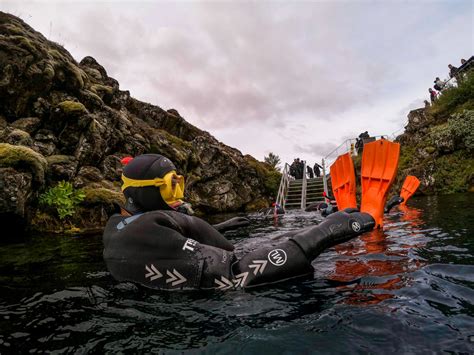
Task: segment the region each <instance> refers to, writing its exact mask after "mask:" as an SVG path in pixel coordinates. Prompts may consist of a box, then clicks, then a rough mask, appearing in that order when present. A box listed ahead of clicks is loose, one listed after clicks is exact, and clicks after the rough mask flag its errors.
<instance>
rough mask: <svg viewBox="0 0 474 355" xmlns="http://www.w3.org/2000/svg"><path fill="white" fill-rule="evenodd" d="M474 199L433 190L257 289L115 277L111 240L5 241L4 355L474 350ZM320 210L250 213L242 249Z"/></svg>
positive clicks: (0, 320)
mask: <svg viewBox="0 0 474 355" xmlns="http://www.w3.org/2000/svg"><path fill="white" fill-rule="evenodd" d="M472 206H474V194H470V195H453V196H441V197H424V198H415V199H412V200H410V202H409V207H407V208H404V209H402V208H400V209H396V210H394V211H392V213H391V214H390V215H388V216H387V217H386V220H385V223H386V225H385V229H384V231H383V232H381V231H374V232H371V233H367V234H365V235H363V236H361V237H359V238H357V239H355V240H353V241H351V242H348V243H345V244H343V245H340V246H338V247H336V248H333V249H330V250H328V251H327V252H325V253H324V254H322V255H321V256H319V257H318V258H317V259H316V260H315V261H314V262H313V265H314V267H315V269H316V271H315V274H314V278H311V279H304V280H301V279H300V280H292V281H288V282H285V283H282V284H278V285H275V286H272V287H268V286H267V287H264V288H260V289H255V290H252V291H242V290H241V291H230V292H226V293H222V292H217V291H216V292H215V291H207V292H197V291H193V292H163V291H154V290H148V289H144V288H142V287H137V286H135V285H133V284H131V283H118V282H116V281H115V280H114V279H113V278H112V277H111V276H110V274H109V273H108V272H107V269H106V267H105V264H104V262H103V260H102V240H101V236H92V237H91V236H87V237H70V236H32V237H30V238H28V239H26V240H22V241H18V242H17V243H8V244H3V245H0V294H1V298H0V353H2V354H4V353H5V354H6V353H36V352H39V353H43V352H48V353H71V354H83V353H92V352H94V353H96V352H98V353H104V352H105V353H113V354H115V353H119V352H133V353H137V352H138V353H149V352H182V351H185V350H192V351H195V352H207V353H230V352H241V353H259V354H261V353H308V352H320V353H334V352H344V353H365V352H374V353H375V352H377V353H382V352H383V353H392V352H412V353H425V352H436V353H441V352H456V353H473V352H474V208H473V207H472ZM320 219H321V218H320V217H319V215H318V214H316V213H303V214H296V213H289V214H287V215H285V216H284V217H283V218H280V219H279V220H278V221H275V220H273V219H272V218H261V217H259V216H252V217H251V225H250V226H249V227H246V228H242V229H241V230H239V231H232V232H228V233H227V234H226V236H227V237H228V238H229V239H231V240H232V241H233V242H234V243H235V244H236V246H237V250H236V252H237V254H238V255H242V254H243V253H245V252H247V251H249V250H252V249H254V248H256V247H258V246H259V245H260V244H262V243H265V242H267V241H268V240H269V238H273V237H275V236H277V235H279V234H282V233H284V232H286V231H289V230H294V229H298V228H301V227H303V226H308V225H313V224H316V223H318V221H319V220H320Z"/></svg>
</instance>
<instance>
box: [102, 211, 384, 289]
mask: <svg viewBox="0 0 474 355" xmlns="http://www.w3.org/2000/svg"><path fill="white" fill-rule="evenodd" d="M374 224H375V222H374V220H373V218H372V217H371V216H370V215H368V214H366V213H360V212H357V211H356V210H351V211H341V212H338V213H335V214H332V215H331V216H329V217H328V218H326V219H325V220H324V221H323V222H321V223H320V224H319V225H317V226H314V227H309V228H305V229H302V230H299V231H295V232H290V233H288V234H286V235H285V236H283V237H282V238H279V239H280V240H279V241H273V243H268V244H267V245H263V246H262V247H260V248H258V249H256V250H254V251H252V252H250V253H248V254H246V255H244V256H243V257H242V258H241V259H240V260H238V259H237V257H236V256H235V255H234V253H233V252H232V251H233V249H234V247H233V245H232V244H231V243H230V242H229V241H228V240H227V239H226V238H225V237H224V236H222V234H220V233H219V232H218V231H217V230H216V229H215V228H214V227H213V226H211V225H210V224H208V223H207V222H205V221H204V220H202V219H200V218H197V217H192V216H188V215H185V214H182V213H179V212H175V211H151V212H146V213H143V214H139V215H134V216H131V217H124V216H122V215H119V214H116V215H113V216H112V217H110V219H109V221H108V223H107V226H106V228H105V231H104V236H103V239H104V259H105V262H106V264H107V267H108V269H109V271H110V272H111V274H112V275H113V276H114V277H115V278H116V279H117V280H119V281H132V282H136V283H139V284H142V285H144V286H146V287H150V288H157V289H212V288H217V289H231V288H241V287H245V288H247V287H253V286H259V285H264V284H269V283H274V282H278V281H282V280H286V279H290V278H294V277H298V276H303V275H307V274H311V273H313V271H314V269H313V267H312V266H311V261H312V260H313V259H314V258H316V257H317V256H318V255H319V254H320V253H321V252H323V251H324V250H325V249H327V248H329V247H331V246H334V245H337V244H339V243H342V242H345V241H347V240H349V239H351V238H353V237H355V236H357V235H360V234H362V233H363V232H366V231H369V230H371V229H372V228H373V227H374ZM282 239H284V240H282Z"/></svg>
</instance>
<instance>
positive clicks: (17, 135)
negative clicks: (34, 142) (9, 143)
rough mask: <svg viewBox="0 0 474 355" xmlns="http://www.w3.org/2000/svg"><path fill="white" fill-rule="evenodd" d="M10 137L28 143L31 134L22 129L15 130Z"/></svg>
mask: <svg viewBox="0 0 474 355" xmlns="http://www.w3.org/2000/svg"><path fill="white" fill-rule="evenodd" d="M8 136H9V137H15V138H17V139H18V140H20V141H26V140H28V139H30V138H31V137H30V134H29V133H28V132H25V131H23V130H21V129H14V130H13V131H12V132H11V133H10V134H9V135H8Z"/></svg>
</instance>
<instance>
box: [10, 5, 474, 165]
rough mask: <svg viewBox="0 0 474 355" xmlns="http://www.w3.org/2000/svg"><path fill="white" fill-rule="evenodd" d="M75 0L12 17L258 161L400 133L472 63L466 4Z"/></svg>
mask: <svg viewBox="0 0 474 355" xmlns="http://www.w3.org/2000/svg"><path fill="white" fill-rule="evenodd" d="M73 4H74V6H73V10H71V2H69V3H66V4H63V3H59V2H47V1H43V2H28V1H15V2H10V1H7V2H5V1H4V2H2V8H3V9H4V10H6V11H9V12H12V13H14V14H15V13H16V14H22V16H23V18H24V19H25V21H26V22H28V23H29V24H30V25H32V26H33V27H34V28H35V29H37V30H39V31H41V32H42V33H43V34H44V35H46V36H49V37H51V39H52V40H54V41H57V42H59V43H62V44H64V45H65V46H66V48H67V49H68V50H69V51H70V52H71V54H73V56H74V57H75V58H76V59H77V60H81V59H82V57H84V56H86V55H91V56H93V57H95V58H96V59H97V60H98V61H99V63H101V64H102V65H103V66H104V67H105V68H106V70H107V72H108V73H109V75H111V76H113V77H115V78H116V79H117V80H118V81H119V82H120V86H121V88H122V89H123V90H130V92H131V94H132V96H134V97H136V98H138V99H141V100H144V101H147V102H151V103H153V104H156V105H159V106H161V107H163V108H165V109H168V108H176V109H177V110H178V111H179V112H180V114H181V115H183V116H184V117H185V118H186V119H187V120H188V121H189V122H191V123H193V124H195V125H197V126H198V127H200V128H202V129H204V130H207V131H209V132H210V133H211V134H216V135H218V136H219V137H222V139H223V141H224V143H226V144H229V145H233V146H235V147H237V148H238V149H240V150H242V151H243V152H244V153H250V154H253V155H255V156H256V157H257V158H259V159H262V158H263V155H264V154H267V152H268V151H273V152H274V153H277V154H279V155H280V156H282V157H285V158H284V159H291V160H292V158H293V157H294V156H297V155H301V156H300V157H301V158H303V159H305V157H304V155H305V154H306V155H307V156H308V159H309V158H310V157H311V158H313V157H314V158H316V157H322V156H324V155H325V154H326V153H327V151H328V150H329V148H330V147H335V146H337V145H339V144H340V143H342V142H343V141H344V140H345V139H346V137H354V136H357V135H358V134H359V133H360V132H362V131H365V130H369V132H371V133H372V132H374V133H380V134H386V133H387V132H391V131H395V130H396V129H399V127H400V126H401V125H402V124H403V122H404V121H405V120H406V114H407V113H408V111H409V110H410V109H412V108H416V106H418V105H422V100H423V99H424V98H423V95H426V89H427V88H428V87H429V86H431V85H432V81H433V79H434V77H435V76H442V75H443V73H446V72H447V64H448V63H449V62H456V60H458V59H457V58H461V57H468V56H470V55H471V54H472V53H471V52H472V43H473V42H472V38H473V37H472V30H473V28H472V23H473V16H474V15H473V12H472V2H466V1H457V2H453V1H446V2H443V1H436V2H433V1H429V2H406V1H396V0H394V1H371V2H365V1H344V2H342V1H341V2H340V1H331V2H329V1H320V2H176V3H172V2H146V1H145V2H131V1H126V2H114V3H112V2H105V1H99V2H95V3H93V4H92V3H88V2H74V3H73ZM71 11H73V12H74V16H71ZM469 44H470V46H469ZM417 98H420V99H417ZM249 132H252V133H251V134H249ZM249 137H251V138H252V139H250V138H249ZM315 142H317V143H315Z"/></svg>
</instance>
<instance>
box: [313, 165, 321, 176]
mask: <svg viewBox="0 0 474 355" xmlns="http://www.w3.org/2000/svg"><path fill="white" fill-rule="evenodd" d="M322 168H323V167H322V166H321V165H319V164H318V163H314V166H313V170H314V175H316V177H320V176H321V170H320V169H322Z"/></svg>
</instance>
